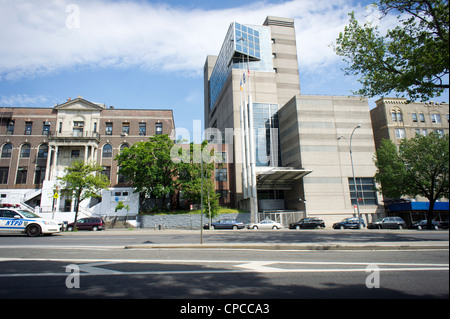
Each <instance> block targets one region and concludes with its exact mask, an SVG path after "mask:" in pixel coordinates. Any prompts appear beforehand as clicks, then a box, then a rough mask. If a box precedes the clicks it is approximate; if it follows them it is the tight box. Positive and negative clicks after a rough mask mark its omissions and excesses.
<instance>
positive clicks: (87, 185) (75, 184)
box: [58, 160, 109, 229]
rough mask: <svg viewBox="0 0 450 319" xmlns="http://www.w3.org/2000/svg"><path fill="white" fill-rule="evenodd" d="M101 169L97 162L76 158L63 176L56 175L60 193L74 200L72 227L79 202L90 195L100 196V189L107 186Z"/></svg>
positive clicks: (75, 222) (75, 225) (107, 183)
mask: <svg viewBox="0 0 450 319" xmlns="http://www.w3.org/2000/svg"><path fill="white" fill-rule="evenodd" d="M102 170H103V167H102V166H100V165H98V164H95V163H85V162H84V161H83V160H78V161H74V162H72V163H71V164H70V165H69V166H68V167H66V168H65V172H66V174H65V175H64V176H63V177H58V180H59V181H60V182H61V184H60V188H59V189H60V192H61V194H62V195H65V196H67V197H69V198H74V199H75V201H76V202H75V203H76V205H75V220H74V226H73V228H74V229H75V228H76V227H77V219H78V211H79V207H80V202H82V201H83V200H85V199H87V198H91V197H101V194H100V191H101V190H102V189H105V188H108V186H109V180H108V177H106V175H103V174H101V172H102Z"/></svg>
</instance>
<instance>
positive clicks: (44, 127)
mask: <svg viewBox="0 0 450 319" xmlns="http://www.w3.org/2000/svg"><path fill="white" fill-rule="evenodd" d="M49 133H50V122H43V123H42V135H45V136H48V135H49Z"/></svg>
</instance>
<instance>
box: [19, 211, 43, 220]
mask: <svg viewBox="0 0 450 319" xmlns="http://www.w3.org/2000/svg"><path fill="white" fill-rule="evenodd" d="M17 211H18V212H19V213H20V214H22V215H23V216H24V217H26V218H41V216H38V215H36V214H35V213H32V212H29V211H27V210H23V209H19V210H17Z"/></svg>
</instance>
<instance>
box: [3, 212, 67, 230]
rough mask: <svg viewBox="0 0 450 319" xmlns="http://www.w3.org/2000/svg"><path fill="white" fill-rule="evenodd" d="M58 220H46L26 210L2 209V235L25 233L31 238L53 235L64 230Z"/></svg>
mask: <svg viewBox="0 0 450 319" xmlns="http://www.w3.org/2000/svg"><path fill="white" fill-rule="evenodd" d="M63 227H64V224H63V223H62V222H60V221H57V220H51V219H44V218H42V217H40V216H38V215H36V214H34V213H32V212H29V211H27V210H24V209H15V208H0V233H3V234H5V233H16V232H19V233H25V234H27V235H28V236H30V237H36V236H39V235H41V234H44V235H51V234H54V233H59V232H61V231H63V230H64V228H63Z"/></svg>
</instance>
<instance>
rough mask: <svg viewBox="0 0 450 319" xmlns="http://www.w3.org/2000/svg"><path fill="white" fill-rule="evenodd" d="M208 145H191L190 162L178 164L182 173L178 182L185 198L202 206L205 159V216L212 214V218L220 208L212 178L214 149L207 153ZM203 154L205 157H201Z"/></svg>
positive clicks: (185, 161) (205, 143)
mask: <svg viewBox="0 0 450 319" xmlns="http://www.w3.org/2000/svg"><path fill="white" fill-rule="evenodd" d="M207 145H208V144H207V142H206V141H205V142H203V144H202V145H198V144H194V143H191V144H190V147H189V161H187V160H186V158H185V159H184V160H183V161H181V162H179V163H178V167H179V172H180V173H179V178H178V181H179V185H180V190H181V191H183V196H184V198H185V199H187V200H188V201H190V202H191V203H194V204H200V202H201V190H202V188H201V185H202V175H201V172H202V169H201V167H202V165H201V160H202V159H203V201H204V203H206V205H205V204H204V207H205V208H206V209H205V214H206V215H207V216H208V217H209V214H210V213H211V216H212V217H214V216H215V215H216V214H217V212H218V211H219V208H220V207H219V195H218V194H217V193H216V192H215V189H214V180H213V178H212V173H213V172H214V166H215V164H214V163H215V162H214V161H212V160H211V159H213V158H214V149H212V150H211V151H210V152H207V151H206V150H207ZM180 153H181V150H180ZM202 153H203V155H204V156H202V155H201V154H202ZM179 155H181V154H179Z"/></svg>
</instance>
